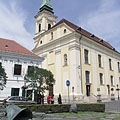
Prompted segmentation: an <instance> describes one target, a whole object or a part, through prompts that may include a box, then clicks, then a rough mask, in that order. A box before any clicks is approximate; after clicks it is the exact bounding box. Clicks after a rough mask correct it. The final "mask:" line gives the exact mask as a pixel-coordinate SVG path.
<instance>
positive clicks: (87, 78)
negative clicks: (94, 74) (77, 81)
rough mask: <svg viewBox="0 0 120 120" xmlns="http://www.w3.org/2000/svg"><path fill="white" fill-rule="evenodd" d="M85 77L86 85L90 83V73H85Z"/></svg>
mask: <svg viewBox="0 0 120 120" xmlns="http://www.w3.org/2000/svg"><path fill="white" fill-rule="evenodd" d="M85 76H86V83H90V72H89V71H85Z"/></svg>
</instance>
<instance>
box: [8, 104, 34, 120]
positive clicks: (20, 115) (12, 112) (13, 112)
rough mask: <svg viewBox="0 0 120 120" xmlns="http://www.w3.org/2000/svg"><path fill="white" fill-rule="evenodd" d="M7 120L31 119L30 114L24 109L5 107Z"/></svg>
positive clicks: (13, 106)
mask: <svg viewBox="0 0 120 120" xmlns="http://www.w3.org/2000/svg"><path fill="white" fill-rule="evenodd" d="M6 113H7V118H8V120H29V119H32V112H31V111H30V110H29V109H26V108H23V109H21V108H19V107H17V106H16V105H9V106H8V107H6Z"/></svg>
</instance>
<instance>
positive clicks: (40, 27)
mask: <svg viewBox="0 0 120 120" xmlns="http://www.w3.org/2000/svg"><path fill="white" fill-rule="evenodd" d="M40 31H41V24H39V32H40Z"/></svg>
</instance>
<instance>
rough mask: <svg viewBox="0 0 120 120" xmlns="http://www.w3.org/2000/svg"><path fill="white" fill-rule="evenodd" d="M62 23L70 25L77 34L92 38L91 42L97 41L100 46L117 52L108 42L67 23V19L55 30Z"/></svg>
mask: <svg viewBox="0 0 120 120" xmlns="http://www.w3.org/2000/svg"><path fill="white" fill-rule="evenodd" d="M62 23H65V24H66V25H68V26H69V27H70V28H72V29H73V30H75V31H76V32H78V33H80V34H82V35H84V36H86V37H87V38H90V39H91V40H93V41H95V42H97V43H99V44H101V45H103V46H105V47H107V48H109V49H112V50H114V51H116V50H115V48H113V47H112V46H111V45H110V44H109V43H108V42H106V41H104V40H103V39H101V38H99V37H97V36H95V35H94V34H91V33H90V32H88V31H86V30H84V29H83V28H81V27H79V26H77V25H75V24H73V23H71V22H69V21H67V20H66V19H62V20H61V21H59V22H58V23H57V24H55V25H54V26H53V27H52V28H54V27H56V26H58V25H60V24H62ZM116 52H117V51H116Z"/></svg>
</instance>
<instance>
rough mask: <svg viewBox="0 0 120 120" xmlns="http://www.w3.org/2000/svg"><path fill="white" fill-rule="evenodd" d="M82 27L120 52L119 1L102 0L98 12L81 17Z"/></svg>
mask: <svg viewBox="0 0 120 120" xmlns="http://www.w3.org/2000/svg"><path fill="white" fill-rule="evenodd" d="M79 21H80V26H82V27H83V28H84V29H86V30H88V31H90V32H92V33H93V34H95V35H97V36H99V37H101V38H102V39H105V40H106V41H108V42H109V43H110V44H111V45H113V47H115V48H116V49H117V50H119V51H120V47H119V46H120V30H119V29H120V22H119V21H120V8H119V7H118V3H117V0H101V3H100V5H99V7H98V9H97V10H95V11H92V12H91V13H89V14H87V15H84V16H81V17H80V18H79Z"/></svg>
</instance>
